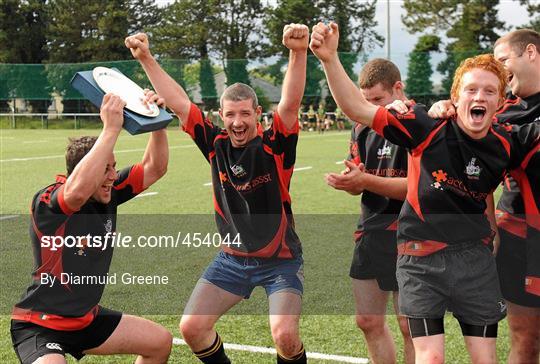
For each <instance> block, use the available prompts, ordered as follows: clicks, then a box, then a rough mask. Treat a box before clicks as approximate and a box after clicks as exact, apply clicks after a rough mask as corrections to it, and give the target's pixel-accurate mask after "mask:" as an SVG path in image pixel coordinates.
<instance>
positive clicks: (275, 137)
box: [183, 104, 301, 258]
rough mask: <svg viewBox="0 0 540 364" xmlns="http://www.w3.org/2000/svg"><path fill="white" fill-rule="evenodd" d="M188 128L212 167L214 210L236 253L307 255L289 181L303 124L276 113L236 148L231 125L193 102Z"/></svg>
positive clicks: (227, 249)
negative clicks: (210, 116) (219, 122)
mask: <svg viewBox="0 0 540 364" xmlns="http://www.w3.org/2000/svg"><path fill="white" fill-rule="evenodd" d="M183 128H184V130H185V131H186V132H187V133H188V134H189V135H190V136H191V137H192V139H193V140H194V141H195V143H196V144H197V146H198V147H199V149H200V150H201V152H202V153H203V155H204V156H205V158H206V159H207V160H208V162H209V163H210V167H211V170H212V185H213V192H214V209H215V218H216V223H217V226H218V231H219V233H220V234H221V235H222V239H223V240H222V241H227V240H229V241H230V240H231V239H232V238H231V237H234V238H239V242H240V243H239V244H222V248H223V250H224V251H225V252H227V253H229V254H232V255H239V256H251V257H261V258H293V257H296V256H298V255H299V254H301V245H300V240H299V238H298V236H297V234H296V232H295V230H294V220H293V215H292V210H291V197H290V195H289V185H290V181H291V176H292V173H293V169H294V163H295V160H296V144H297V142H298V123H295V127H294V129H293V130H287V128H286V127H285V126H284V125H283V123H282V121H281V117H280V115H279V114H278V113H277V112H275V113H274V121H273V123H272V126H271V127H270V128H269V129H268V130H266V131H263V129H262V127H261V125H260V124H258V126H257V128H258V129H257V136H256V137H255V138H254V139H253V140H251V141H250V142H249V143H248V144H247V145H246V146H245V147H242V148H235V147H233V145H232V144H231V141H230V139H229V135H228V133H227V131H226V130H224V129H221V128H220V127H218V126H216V125H214V124H212V123H211V122H210V121H208V120H205V119H204V115H203V114H202V112H201V110H200V109H199V108H198V107H197V106H196V105H195V104H192V106H191V110H190V113H189V117H188V120H187V122H186V124H185V125H184V127H183Z"/></svg>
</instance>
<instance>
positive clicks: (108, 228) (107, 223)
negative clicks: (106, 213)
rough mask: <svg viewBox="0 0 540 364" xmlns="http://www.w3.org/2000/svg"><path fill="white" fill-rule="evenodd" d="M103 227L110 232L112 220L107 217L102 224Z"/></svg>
mask: <svg viewBox="0 0 540 364" xmlns="http://www.w3.org/2000/svg"><path fill="white" fill-rule="evenodd" d="M103 226H104V227H105V231H106V232H108V233H110V232H112V220H111V219H107V222H106V223H105V224H104V225H103Z"/></svg>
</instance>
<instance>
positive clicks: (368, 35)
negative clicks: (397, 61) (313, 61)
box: [325, 0, 384, 80]
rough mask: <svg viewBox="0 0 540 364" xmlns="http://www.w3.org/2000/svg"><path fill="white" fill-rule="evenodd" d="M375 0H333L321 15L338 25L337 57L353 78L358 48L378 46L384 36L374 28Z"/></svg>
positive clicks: (375, 23) (366, 48) (359, 50)
mask: <svg viewBox="0 0 540 364" xmlns="http://www.w3.org/2000/svg"><path fill="white" fill-rule="evenodd" d="M376 3H377V2H376V0H371V1H358V0H355V1H351V0H335V1H332V2H331V3H330V4H331V5H330V6H328V7H326V8H325V15H326V17H327V18H328V19H332V20H333V21H335V22H336V23H337V25H338V26H339V45H338V49H339V51H340V59H341V63H342V64H343V68H345V71H346V72H347V74H348V75H349V77H351V78H352V79H353V80H354V79H356V78H357V75H356V74H354V71H353V67H354V64H355V63H356V62H357V60H358V55H359V53H361V52H366V51H369V50H372V49H373V48H375V47H376V46H382V45H383V43H384V37H383V36H381V35H380V34H378V33H377V32H376V31H375V29H374V28H375V27H376V26H377V20H376V19H375V10H376Z"/></svg>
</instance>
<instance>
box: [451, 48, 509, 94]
mask: <svg viewBox="0 0 540 364" xmlns="http://www.w3.org/2000/svg"><path fill="white" fill-rule="evenodd" d="M475 68H479V69H481V70H485V71H488V72H491V73H493V74H494V75H495V76H497V78H498V79H499V98H500V99H504V94H505V90H506V81H507V80H508V72H507V71H506V69H505V68H504V66H503V64H502V63H501V62H499V61H497V60H496V59H495V57H493V55H491V54H481V55H479V56H476V57H471V58H467V59H465V60H464V61H463V62H461V64H460V65H459V67H458V69H457V70H456V73H455V74H454V82H453V83H452V90H451V92H450V96H451V97H452V100H454V101H455V100H457V99H458V98H459V92H460V89H461V82H462V79H463V75H464V74H465V73H467V72H469V71H471V70H473V69H475Z"/></svg>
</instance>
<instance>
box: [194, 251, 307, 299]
mask: <svg viewBox="0 0 540 364" xmlns="http://www.w3.org/2000/svg"><path fill="white" fill-rule="evenodd" d="M201 280H202V281H207V282H210V283H212V284H214V285H216V286H218V287H219V288H221V289H224V290H225V291H227V292H229V293H232V294H235V295H237V296H242V297H244V298H249V296H250V295H251V292H253V290H254V289H255V287H257V286H261V287H263V288H264V289H265V290H266V295H267V296H270V295H271V294H272V293H276V292H278V291H289V292H293V293H296V294H298V295H300V296H301V295H302V294H303V292H304V261H303V259H302V257H301V256H299V257H297V258H295V259H265V258H251V257H238V256H234V255H231V254H227V253H225V252H224V251H223V250H221V251H220V252H219V253H218V254H217V255H216V257H215V258H214V260H213V261H212V263H210V265H209V266H208V268H206V271H205V272H204V273H203V275H202V277H201Z"/></svg>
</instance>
